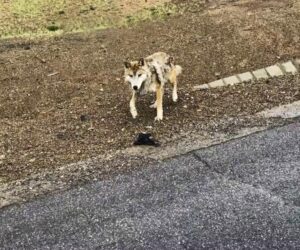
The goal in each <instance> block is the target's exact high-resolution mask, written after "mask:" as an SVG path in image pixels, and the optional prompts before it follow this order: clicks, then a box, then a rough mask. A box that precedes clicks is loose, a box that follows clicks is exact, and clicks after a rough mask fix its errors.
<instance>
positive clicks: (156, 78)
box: [124, 52, 182, 121]
mask: <svg viewBox="0 0 300 250" xmlns="http://www.w3.org/2000/svg"><path fill="white" fill-rule="evenodd" d="M124 66H125V69H124V78H125V83H127V84H129V86H130V88H131V90H132V97H131V100H130V113H131V115H132V117H133V118H134V119H135V118H136V117H137V115H138V112H137V109H136V100H137V96H138V95H144V94H146V93H149V92H156V100H155V102H154V104H152V105H150V107H151V108H156V109H157V115H156V117H155V121H161V120H162V119H163V95H164V87H165V84H166V83H170V84H171V85H172V86H173V90H172V99H173V101H174V102H177V100H178V94H177V84H178V82H177V77H178V75H180V74H181V73H182V67H181V66H179V65H175V64H174V58H173V57H172V56H170V55H168V54H167V53H164V52H156V53H154V54H152V55H150V56H148V57H146V58H141V59H139V60H137V61H129V60H126V61H125V62H124Z"/></svg>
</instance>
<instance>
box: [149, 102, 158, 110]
mask: <svg viewBox="0 0 300 250" xmlns="http://www.w3.org/2000/svg"><path fill="white" fill-rule="evenodd" d="M149 107H150V108H152V109H156V108H157V104H156V102H155V103H153V104H151V105H150V106H149Z"/></svg>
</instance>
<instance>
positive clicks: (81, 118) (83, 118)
mask: <svg viewBox="0 0 300 250" xmlns="http://www.w3.org/2000/svg"><path fill="white" fill-rule="evenodd" d="M88 119H89V117H88V115H81V116H80V121H82V122H86V121H87V120H88Z"/></svg>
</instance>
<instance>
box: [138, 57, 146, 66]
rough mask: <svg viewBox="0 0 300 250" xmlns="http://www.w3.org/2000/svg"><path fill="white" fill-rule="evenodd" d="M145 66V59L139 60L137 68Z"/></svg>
mask: <svg viewBox="0 0 300 250" xmlns="http://www.w3.org/2000/svg"><path fill="white" fill-rule="evenodd" d="M144 65H145V59H144V58H141V59H140V60H139V66H144Z"/></svg>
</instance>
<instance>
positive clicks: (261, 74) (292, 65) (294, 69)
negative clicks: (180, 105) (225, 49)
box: [193, 59, 300, 90]
mask: <svg viewBox="0 0 300 250" xmlns="http://www.w3.org/2000/svg"><path fill="white" fill-rule="evenodd" d="M299 71H300V59H295V60H289V61H287V62H284V63H277V64H274V65H271V66H268V67H266V68H262V69H257V70H254V71H252V72H250V71H248V72H244V73H241V74H236V75H233V76H229V77H225V78H222V79H219V80H216V81H213V82H210V83H205V84H201V85H195V86H194V87H193V88H194V90H206V89H213V88H220V87H224V86H232V85H236V84H240V83H247V82H253V81H257V80H261V79H268V78H273V77H279V76H284V75H290V74H292V75H296V74H297V73H299Z"/></svg>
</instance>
